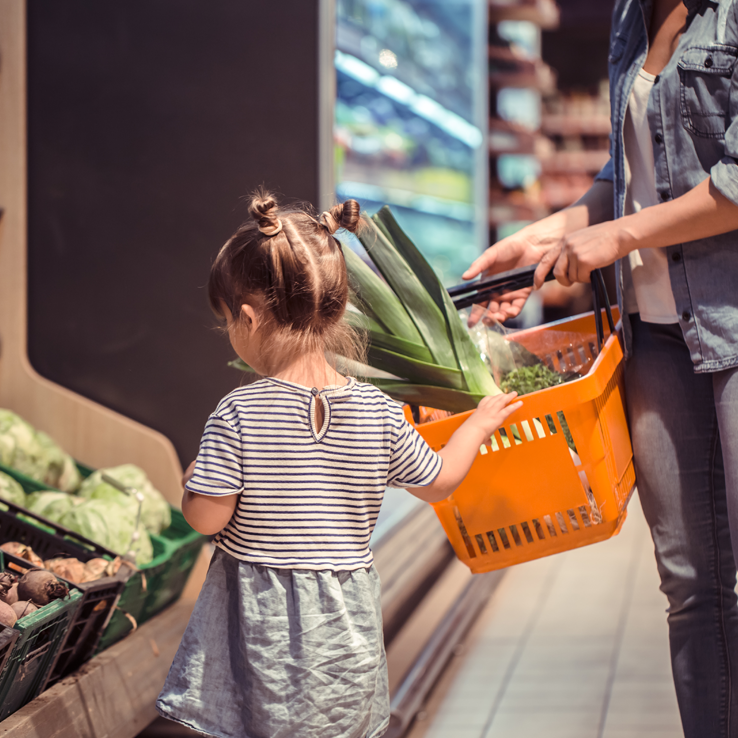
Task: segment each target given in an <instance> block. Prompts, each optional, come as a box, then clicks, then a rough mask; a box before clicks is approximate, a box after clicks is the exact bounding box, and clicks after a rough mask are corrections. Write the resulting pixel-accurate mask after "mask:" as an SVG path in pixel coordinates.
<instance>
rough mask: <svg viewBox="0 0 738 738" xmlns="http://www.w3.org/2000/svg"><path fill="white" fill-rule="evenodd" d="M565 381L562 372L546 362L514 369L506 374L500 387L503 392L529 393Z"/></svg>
mask: <svg viewBox="0 0 738 738" xmlns="http://www.w3.org/2000/svg"><path fill="white" fill-rule="evenodd" d="M563 383H564V377H563V376H562V375H561V374H559V373H558V372H554V371H551V369H549V368H548V367H547V366H546V365H545V364H536V365H535V366H523V367H520V369H513V370H512V371H511V372H508V373H507V374H505V375H504V376H503V377H502V380H501V381H500V389H501V390H502V391H503V392H517V393H518V394H519V395H528V394H530V393H531V392H538V390H542V389H547V388H548V387H555V386H556V385H558V384H563Z"/></svg>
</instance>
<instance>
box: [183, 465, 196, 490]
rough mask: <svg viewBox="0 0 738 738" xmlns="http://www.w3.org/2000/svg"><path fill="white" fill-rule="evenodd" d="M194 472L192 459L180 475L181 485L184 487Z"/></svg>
mask: <svg viewBox="0 0 738 738" xmlns="http://www.w3.org/2000/svg"><path fill="white" fill-rule="evenodd" d="M194 473H195V462H194V461H193V462H192V463H191V464H190V465H189V466H188V467H187V469H185V473H184V474H183V475H182V487H185V486H186V485H187V482H189V481H190V479H192V475H193V474H194Z"/></svg>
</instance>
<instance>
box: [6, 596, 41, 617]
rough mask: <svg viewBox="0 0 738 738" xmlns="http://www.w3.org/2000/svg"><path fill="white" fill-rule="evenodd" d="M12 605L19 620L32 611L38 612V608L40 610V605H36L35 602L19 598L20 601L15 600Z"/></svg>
mask: <svg viewBox="0 0 738 738" xmlns="http://www.w3.org/2000/svg"><path fill="white" fill-rule="evenodd" d="M10 607H11V608H12V610H13V612H14V613H15V615H16V617H17V618H18V620H20V619H21V618H22V617H23V616H24V615H30V614H31V613H32V612H36V610H38V607H36V605H34V604H33V602H26V601H24V600H18V602H15V603H14V604H12V605H11V606H10Z"/></svg>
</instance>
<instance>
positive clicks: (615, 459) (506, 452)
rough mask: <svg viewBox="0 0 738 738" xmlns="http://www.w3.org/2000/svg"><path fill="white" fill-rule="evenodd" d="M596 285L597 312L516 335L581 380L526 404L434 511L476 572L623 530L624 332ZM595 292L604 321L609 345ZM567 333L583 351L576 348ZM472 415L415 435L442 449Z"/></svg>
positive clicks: (626, 494) (627, 454)
mask: <svg viewBox="0 0 738 738" xmlns="http://www.w3.org/2000/svg"><path fill="white" fill-rule="evenodd" d="M592 284H593V295H594V297H595V311H594V312H592V313H589V314H585V315H581V316H577V317H574V318H569V319H565V320H561V321H558V322H555V323H550V324H548V325H544V326H540V327H537V328H532V329H529V330H524V331H520V332H517V333H515V340H516V341H517V342H518V343H520V344H522V345H523V346H524V347H525V348H527V349H528V350H529V351H531V352H532V353H534V354H537V355H538V356H539V358H541V359H543V360H544V361H545V362H546V363H548V364H549V366H551V368H558V369H560V370H561V371H566V370H567V369H570V368H571V367H572V366H573V365H574V364H582V363H583V364H584V366H585V369H584V370H583V371H582V373H583V376H582V377H581V378H580V379H576V380H574V381H571V382H568V383H566V384H561V385H558V386H556V387H550V388H549V389H545V390H540V391H538V392H534V393H531V394H529V395H525V396H524V397H523V406H522V407H521V408H520V410H518V411H517V412H516V413H514V414H513V415H511V416H510V417H509V418H508V420H507V421H506V424H505V426H504V427H503V428H500V429H499V430H498V431H496V432H495V434H494V435H493V436H492V437H491V438H490V439H489V441H487V442H486V443H485V444H484V445H483V446H481V447H480V449H479V454H478V456H477V458H476V459H475V461H474V464H473V465H472V468H471V471H470V472H469V474H468V476H467V477H466V479H465V480H464V482H463V483H462V485H461V486H460V487H459V488H458V489H457V490H456V491H455V492H454V493H453V495H451V497H449V498H447V499H446V500H443V501H442V502H438V503H436V504H435V505H434V506H433V507H434V508H435V511H436V513H437V514H438V517H439V518H440V520H441V524H442V525H443V528H444V530H445V531H446V534H447V535H448V538H449V540H450V541H451V544H452V546H453V548H454V551H455V552H456V555H457V556H458V557H459V559H461V561H463V562H464V563H465V564H466V565H467V566H468V567H469V568H470V569H471V570H472V572H473V573H481V572H486V571H491V570H493V569H501V568H503V567H506V566H510V565H512V564H519V563H522V562H524V561H530V560H531V559H536V558H540V557H542V556H548V555H550V554H554V553H559V552H561V551H567V550H569V549H573V548H578V547H580V546H586V545H588V544H590V543H596V542H598V541H604V540H605V539H607V538H611V537H612V536H614V535H616V534H617V533H618V532H619V531H620V528H621V526H622V525H623V521H624V520H625V516H626V507H627V504H628V500H629V499H630V496H631V494H632V492H633V490H634V488H635V472H634V469H633V451H632V448H631V444H630V436H629V434H628V424H627V421H626V414H625V406H624V392H623V351H622V347H621V344H620V338H619V335H618V331H619V328H620V326H618V327H617V328H618V330H616V329H615V326H614V324H613V320H612V313H611V311H610V308H609V304H608V302H607V297H606V292H605V291H604V282H603V281H602V279H601V275H599V274H594V273H593V279H592ZM595 285H597V286H598V287H599V289H600V291H601V294H602V295H603V297H604V302H603V304H604V305H605V306H606V307H605V313H606V317H607V318H608V320H609V322H610V331H611V332H610V336H609V337H608V338H607V340H604V336H603V329H602V310H600V298H598V295H597V289H595ZM572 333H574V334H576V336H578V337H579V338H580V342H579V343H576V342H575V343H574V344H572V341H571V336H572ZM595 334H596V335H597V339H596V343H595V341H594V340H590V337H594V335H595ZM552 346H553V347H554V349H553V351H552ZM584 372H586V374H585V373H584ZM470 414H471V412H467V413H462V414H459V415H454V416H452V417H449V418H446V419H443V420H438V421H435V422H429V423H425V424H421V425H419V426H417V430H418V432H419V433H420V434H421V435H422V436H423V438H425V440H426V441H427V442H428V444H429V445H430V446H431V448H433V449H435V450H439V449H441V448H443V446H444V445H445V443H446V442H447V441H448V439H449V438H450V437H451V434H452V433H453V432H454V431H455V430H456V429H457V428H458V427H459V426H460V425H461V424H462V423H463V422H464V420H466V418H467V417H468V416H469V415H470Z"/></svg>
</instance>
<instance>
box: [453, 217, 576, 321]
mask: <svg viewBox="0 0 738 738" xmlns="http://www.w3.org/2000/svg"><path fill="white" fill-rule="evenodd" d="M558 216H559V214H558V213H556V214H555V215H552V216H549V217H548V218H544V219H543V220H539V221H538V222H537V223H533V224H531V225H529V226H526V227H525V228H523V229H522V230H520V231H518V232H517V233H515V234H513V235H512V236H508V237H507V238H503V239H502V240H501V241H498V242H497V243H496V244H494V245H493V246H490V247H489V248H488V249H487V250H486V251H485V252H484V253H483V254H482V255H481V256H480V257H479V258H478V259H475V260H474V261H473V262H472V265H471V266H470V267H469V268H468V269H467V270H466V271H465V272H464V274H463V275H462V277H463V278H464V279H473V278H474V277H476V276H477V275H478V274H481V275H482V279H487V278H489V277H493V276H494V275H495V274H501V273H502V272H507V271H509V270H510V269H516V268H517V267H522V266H529V265H530V264H538V263H539V262H540V261H541V259H542V258H543V256H544V255H545V254H546V253H548V251H550V250H551V249H552V248H555V247H556V246H557V244H559V243H560V242H561V237H562V236H563V235H564V221H563V219H562V218H560V217H558ZM544 276H545V274H544ZM530 293H531V289H530V288H528V289H524V290H516V291H515V292H508V293H506V294H503V295H499V296H498V297H497V298H496V299H494V300H490V301H489V302H488V303H487V305H486V309H485V308H484V307H482V306H480V305H475V306H474V307H473V308H472V312H471V316H470V317H469V325H470V326H472V325H475V324H476V323H478V322H479V320H480V319H481V320H483V321H484V322H485V323H492V322H494V321H500V322H502V321H504V320H507V319H508V318H514V317H515V316H517V315H518V314H519V313H520V311H521V310H522V309H523V305H525V301H526V300H527V299H528V296H529V295H530Z"/></svg>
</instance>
